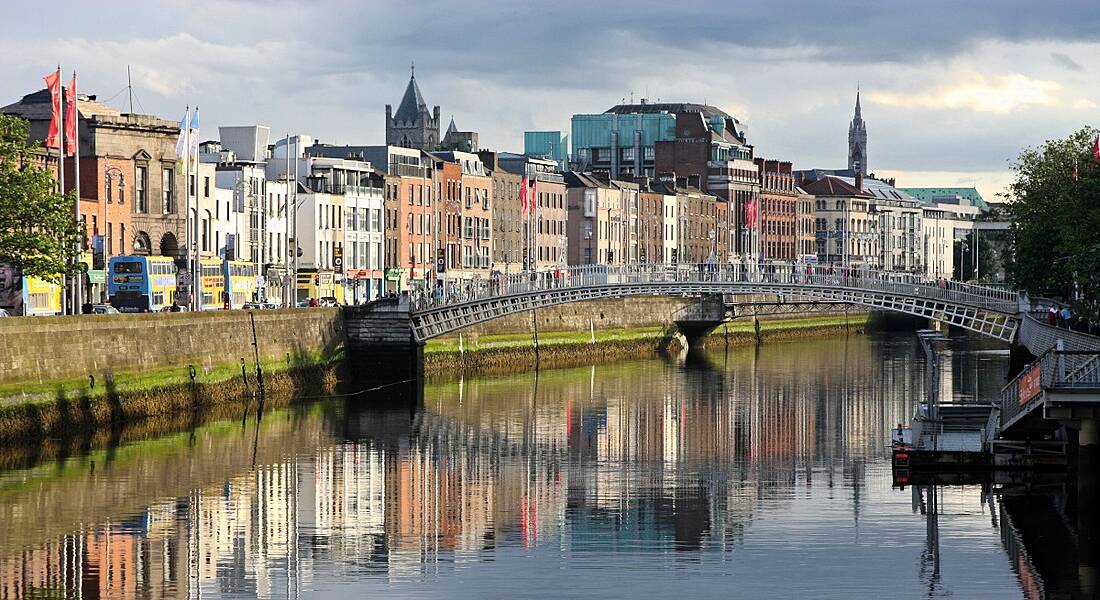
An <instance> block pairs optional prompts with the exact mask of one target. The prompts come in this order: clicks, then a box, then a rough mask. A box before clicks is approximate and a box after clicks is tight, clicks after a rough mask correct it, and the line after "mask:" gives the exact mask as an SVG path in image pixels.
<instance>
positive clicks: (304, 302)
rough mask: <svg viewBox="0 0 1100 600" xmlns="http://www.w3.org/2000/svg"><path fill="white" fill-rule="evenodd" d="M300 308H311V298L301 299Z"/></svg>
mask: <svg viewBox="0 0 1100 600" xmlns="http://www.w3.org/2000/svg"><path fill="white" fill-rule="evenodd" d="M297 306H298V308H309V300H299V301H298V305H297Z"/></svg>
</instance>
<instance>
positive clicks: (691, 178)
mask: <svg viewBox="0 0 1100 600" xmlns="http://www.w3.org/2000/svg"><path fill="white" fill-rule="evenodd" d="M687 184H688V187H693V188H697V187H699V176H698V175H688V178H687Z"/></svg>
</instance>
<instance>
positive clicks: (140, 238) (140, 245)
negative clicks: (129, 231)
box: [119, 231, 153, 255]
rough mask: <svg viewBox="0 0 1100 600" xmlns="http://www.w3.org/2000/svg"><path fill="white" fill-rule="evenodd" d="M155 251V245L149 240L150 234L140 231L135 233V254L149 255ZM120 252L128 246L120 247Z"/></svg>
mask: <svg viewBox="0 0 1100 600" xmlns="http://www.w3.org/2000/svg"><path fill="white" fill-rule="evenodd" d="M152 251H153V245H152V244H151V243H150V241H149V234H148V233H145V232H144V231H139V232H137V233H136V234H134V254H140V255H148V254H151V253H152ZM119 252H123V253H125V252H126V248H119Z"/></svg>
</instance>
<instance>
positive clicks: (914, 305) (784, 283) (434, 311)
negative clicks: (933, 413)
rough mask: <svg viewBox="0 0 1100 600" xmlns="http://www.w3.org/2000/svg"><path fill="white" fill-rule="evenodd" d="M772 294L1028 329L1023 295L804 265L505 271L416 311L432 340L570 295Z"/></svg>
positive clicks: (418, 334) (1010, 333) (973, 327)
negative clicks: (1023, 325)
mask: <svg viewBox="0 0 1100 600" xmlns="http://www.w3.org/2000/svg"><path fill="white" fill-rule="evenodd" d="M696 294H772V295H776V296H780V297H783V298H788V299H814V300H822V301H828V302H843V303H848V304H854V305H861V306H866V307H868V308H872V309H879V310H889V311H894V312H899V313H905V314H909V315H915V316H918V317H925V318H929V319H935V320H937V321H940V322H944V323H949V324H951V325H956V326H959V327H962V328H964V329H968V330H970V331H975V332H977V333H981V334H983V335H987V336H989V337H993V338H996V339H999V340H1002V341H1005V342H1011V341H1012V340H1013V338H1014V336H1015V335H1016V330H1017V329H1018V328H1019V326H1020V319H1019V314H1020V313H1021V304H1020V300H1019V299H1018V297H1017V294H1016V292H1013V291H1009V290H1004V289H1000V288H993V287H987V286H981V285H971V284H964V283H959V282H956V281H949V280H939V281H937V280H934V279H929V278H927V277H924V276H921V275H914V274H912V273H895V272H890V271H881V270H874V269H855V268H853V269H848V268H842V267H831V266H808V265H801V264H789V263H788V264H767V265H756V264H725V265H720V264H695V265H682V264H681V265H629V266H604V265H586V266H582V267H562V268H559V269H551V270H546V271H540V272H524V273H517V274H512V275H501V276H497V277H493V278H490V279H488V280H483V281H477V282H474V283H471V284H469V285H466V286H464V287H463V289H461V290H457V291H456V292H455V293H452V294H447V295H444V294H442V293H440V291H437V292H436V294H434V295H424V294H420V295H414V296H413V297H412V298H410V305H409V318H410V325H411V327H412V334H413V338H414V340H415V341H416V342H418V343H423V342H425V341H427V340H429V339H431V338H434V337H438V336H441V335H446V334H448V333H451V332H454V331H457V330H459V329H462V328H464V327H469V326H471V325H476V324H478V323H482V322H485V321H490V320H492V319H496V318H499V317H503V316H507V315H510V314H514V313H519V312H524V311H530V310H535V309H539V308H544V307H547V306H553V305H556V304H563V303H566V302H580V301H583V300H594V299H598V298H622V297H626V296H646V295H671V296H681V295H696Z"/></svg>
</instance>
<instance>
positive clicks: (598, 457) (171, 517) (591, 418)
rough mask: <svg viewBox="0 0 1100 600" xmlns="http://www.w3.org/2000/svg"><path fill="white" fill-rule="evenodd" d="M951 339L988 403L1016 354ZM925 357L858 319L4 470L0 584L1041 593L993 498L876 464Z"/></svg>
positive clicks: (313, 408)
mask: <svg viewBox="0 0 1100 600" xmlns="http://www.w3.org/2000/svg"><path fill="white" fill-rule="evenodd" d="M944 364H945V368H944V377H943V381H942V383H941V385H942V390H941V393H943V394H944V395H945V396H946V397H952V396H953V397H955V398H960V397H961V398H971V399H974V398H976V399H978V400H983V399H984V400H989V399H992V398H993V397H994V396H995V395H996V394H997V391H998V390H999V388H1000V386H1001V385H1002V384H1003V382H1004V379H1005V375H1006V372H1007V369H1008V355H1007V351H1006V350H1003V349H997V348H996V347H986V346H981V345H976V344H975V343H974V342H972V341H966V340H957V341H955V342H953V343H952V350H951V351H950V352H949V353H948V355H947V356H946V357H945V360H944ZM923 382H924V359H923V356H922V354H921V350H920V347H919V345H918V344H917V343H916V341H915V337H914V336H913V335H912V334H911V333H910V334H906V333H890V334H872V335H870V336H851V337H847V338H845V337H840V338H832V339H826V340H807V341H803V342H792V343H783V344H772V345H765V346H763V347H761V348H747V349H737V350H729V351H725V350H723V349H721V348H719V349H717V350H712V351H711V352H709V353H706V354H705V355H692V356H689V357H687V358H686V359H684V358H681V359H673V358H667V359H652V360H639V361H633V362H622V363H619V364H613V365H602V366H592V367H583V368H571V369H560V370H545V371H543V372H541V373H540V374H538V375H537V376H536V375H535V374H523V375H512V376H494V377H478V378H465V379H459V380H451V381H446V382H437V383H429V384H428V385H427V386H426V387H425V389H424V394H423V396H424V398H423V403H422V406H419V407H408V406H396V407H389V408H382V407H379V405H380V404H384V402H382V399H381V398H373V399H368V398H364V397H358V398H355V399H351V400H339V399H337V400H327V401H322V402H313V403H309V404H299V405H295V406H293V407H291V408H288V409H282V410H274V411H268V412H267V413H266V414H264V415H263V418H262V419H261V420H259V421H257V419H256V418H255V415H254V414H253V415H249V416H247V417H246V418H244V419H237V420H232V421H222V422H214V423H207V424H205V425H201V426H199V427H197V428H196V429H194V430H192V431H186V432H182V433H178V434H173V435H167V436H160V437H157V438H155V439H147V440H141V441H137V442H132V443H127V444H124V445H121V446H118V447H113V448H104V449H94V448H93V449H90V450H88V451H87V452H85V453H82V454H80V455H78V456H72V457H69V458H58V459H51V460H49V461H48V462H43V463H39V464H36V465H33V466H29V467H26V468H20V469H17V470H10V471H7V472H3V473H0V599H8V598H29V597H55V598H63V597H73V598H75V597H83V598H199V597H204V598H229V597H234V598H238V597H240V598H287V597H295V598H296V597H311V598H350V597H383V596H384V597H387V598H497V597H499V598H534V597H538V598H590V597H601V598H650V597H674V596H680V597H683V598H705V597H736V598H758V597H767V598H926V597H955V598H1016V597H1022V596H1025V595H1026V596H1027V597H1041V593H1042V592H1043V590H1044V589H1046V590H1050V589H1052V586H1054V585H1056V584H1058V581H1052V580H1051V579H1050V577H1054V576H1048V580H1047V581H1046V583H1045V584H1044V583H1043V581H1042V575H1041V574H1039V573H1036V572H1035V569H1034V567H1033V566H1032V565H1033V564H1034V563H1035V561H1034V560H1032V556H1035V555H1037V553H1041V552H1042V551H1043V548H1036V547H1031V548H1028V547H1027V540H1026V539H1023V538H1022V537H1021V535H1020V534H1019V532H1017V531H1016V530H1015V529H1012V528H1011V527H1010V523H1009V521H1011V520H1012V519H1009V518H1006V516H1005V508H1004V506H1003V504H1002V502H1003V501H1002V500H1001V498H1000V496H998V495H996V494H988V493H983V486H982V485H976V484H975V485H964V486H941V487H936V488H905V489H899V488H895V487H893V486H892V478H891V472H890V462H889V451H888V448H887V445H888V443H889V432H890V428H891V427H893V426H895V425H896V424H897V423H902V422H907V421H908V419H909V418H910V416H911V413H912V411H913V407H914V403H915V402H916V400H917V399H918V398H919V397H920V396H921V394H922V393H923V391H924V383H923ZM984 489H985V490H988V489H989V488H988V487H986V488H984ZM1040 502H1042V501H1041V500H1040ZM933 506H934V507H935V509H934V510H932V509H930V507H933ZM1044 506H1045V504H1044ZM1016 520H1017V521H1019V520H1020V519H1019V518H1017V519H1016ZM1070 571H1072V569H1070ZM1074 573H1075V571H1074ZM1063 576H1064V577H1071V576H1072V573H1069V574H1063ZM1044 585H1045V586H1046V588H1044V587H1043V586H1044ZM1036 591H1038V592H1039V594H1040V595H1035V594H1036Z"/></svg>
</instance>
